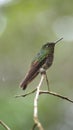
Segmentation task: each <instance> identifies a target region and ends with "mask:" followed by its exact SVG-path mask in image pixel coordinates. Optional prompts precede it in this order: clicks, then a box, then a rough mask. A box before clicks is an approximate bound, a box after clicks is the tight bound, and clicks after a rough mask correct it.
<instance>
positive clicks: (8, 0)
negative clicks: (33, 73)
mask: <svg viewBox="0 0 73 130" xmlns="http://www.w3.org/2000/svg"><path fill="white" fill-rule="evenodd" d="M61 37H63V38H64V39H63V41H61V42H60V43H59V44H57V45H56V47H55V56H54V62H53V65H52V67H51V68H50V69H49V70H48V71H47V75H48V79H49V82H50V89H51V90H52V91H54V92H58V93H60V94H62V95H65V96H68V97H70V98H71V99H73V0H0V120H3V121H4V122H5V123H6V124H7V125H8V126H9V127H10V128H11V130H30V129H31V128H32V126H33V101H34V96H35V94H33V95H30V96H28V97H26V98H18V99H16V98H15V97H14V96H15V95H17V94H23V93H25V91H23V90H21V88H19V83H20V82H21V80H22V79H23V77H24V76H25V74H26V72H27V70H28V68H29V66H30V63H31V61H32V59H33V57H34V55H35V54H36V53H37V52H38V51H39V49H40V48H41V46H42V45H43V44H44V43H46V42H47V41H55V40H57V39H59V38H61ZM39 78H40V75H39V76H38V77H37V78H36V79H35V81H33V82H32V83H31V84H30V85H29V86H28V88H27V90H26V92H28V91H30V90H31V89H33V88H34V87H35V86H36V85H37V84H38V82H39ZM42 88H44V89H47V86H46V82H45V81H44V83H43V85H42ZM38 110H39V119H40V121H41V123H42V125H43V127H44V129H45V130H73V104H71V103H69V102H67V101H64V100H61V99H59V98H56V97H54V96H50V95H42V96H40V98H39V103H38ZM0 130H4V128H3V127H2V126H0Z"/></svg>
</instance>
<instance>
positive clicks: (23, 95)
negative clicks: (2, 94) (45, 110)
mask: <svg viewBox="0 0 73 130" xmlns="http://www.w3.org/2000/svg"><path fill="white" fill-rule="evenodd" d="M36 90H37V88H35V89H34V90H32V91H31V92H28V93H26V94H22V95H16V96H15V98H18V97H26V96H28V95H30V94H32V93H34V92H35V91H36Z"/></svg>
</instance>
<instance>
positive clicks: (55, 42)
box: [54, 38, 63, 44]
mask: <svg viewBox="0 0 73 130" xmlns="http://www.w3.org/2000/svg"><path fill="white" fill-rule="evenodd" d="M62 39H63V38H60V39H59V40H57V41H56V42H54V44H56V43H58V42H59V41H61V40H62Z"/></svg>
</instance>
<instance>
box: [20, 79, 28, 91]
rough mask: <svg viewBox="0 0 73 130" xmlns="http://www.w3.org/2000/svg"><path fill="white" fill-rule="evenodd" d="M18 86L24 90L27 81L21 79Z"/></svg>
mask: <svg viewBox="0 0 73 130" xmlns="http://www.w3.org/2000/svg"><path fill="white" fill-rule="evenodd" d="M20 87H21V88H22V89H23V90H25V89H26V87H27V82H25V80H23V81H22V82H21V83H20Z"/></svg>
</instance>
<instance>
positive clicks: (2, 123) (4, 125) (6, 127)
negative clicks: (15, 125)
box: [0, 120, 11, 130]
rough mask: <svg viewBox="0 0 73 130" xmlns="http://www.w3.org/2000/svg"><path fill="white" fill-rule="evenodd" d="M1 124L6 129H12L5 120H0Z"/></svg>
mask: <svg viewBox="0 0 73 130" xmlns="http://www.w3.org/2000/svg"><path fill="white" fill-rule="evenodd" d="M0 124H1V125H2V126H3V127H4V128H5V129H6V130H11V129H10V128H9V127H8V126H7V125H6V124H5V123H4V122H3V121H1V120H0Z"/></svg>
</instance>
